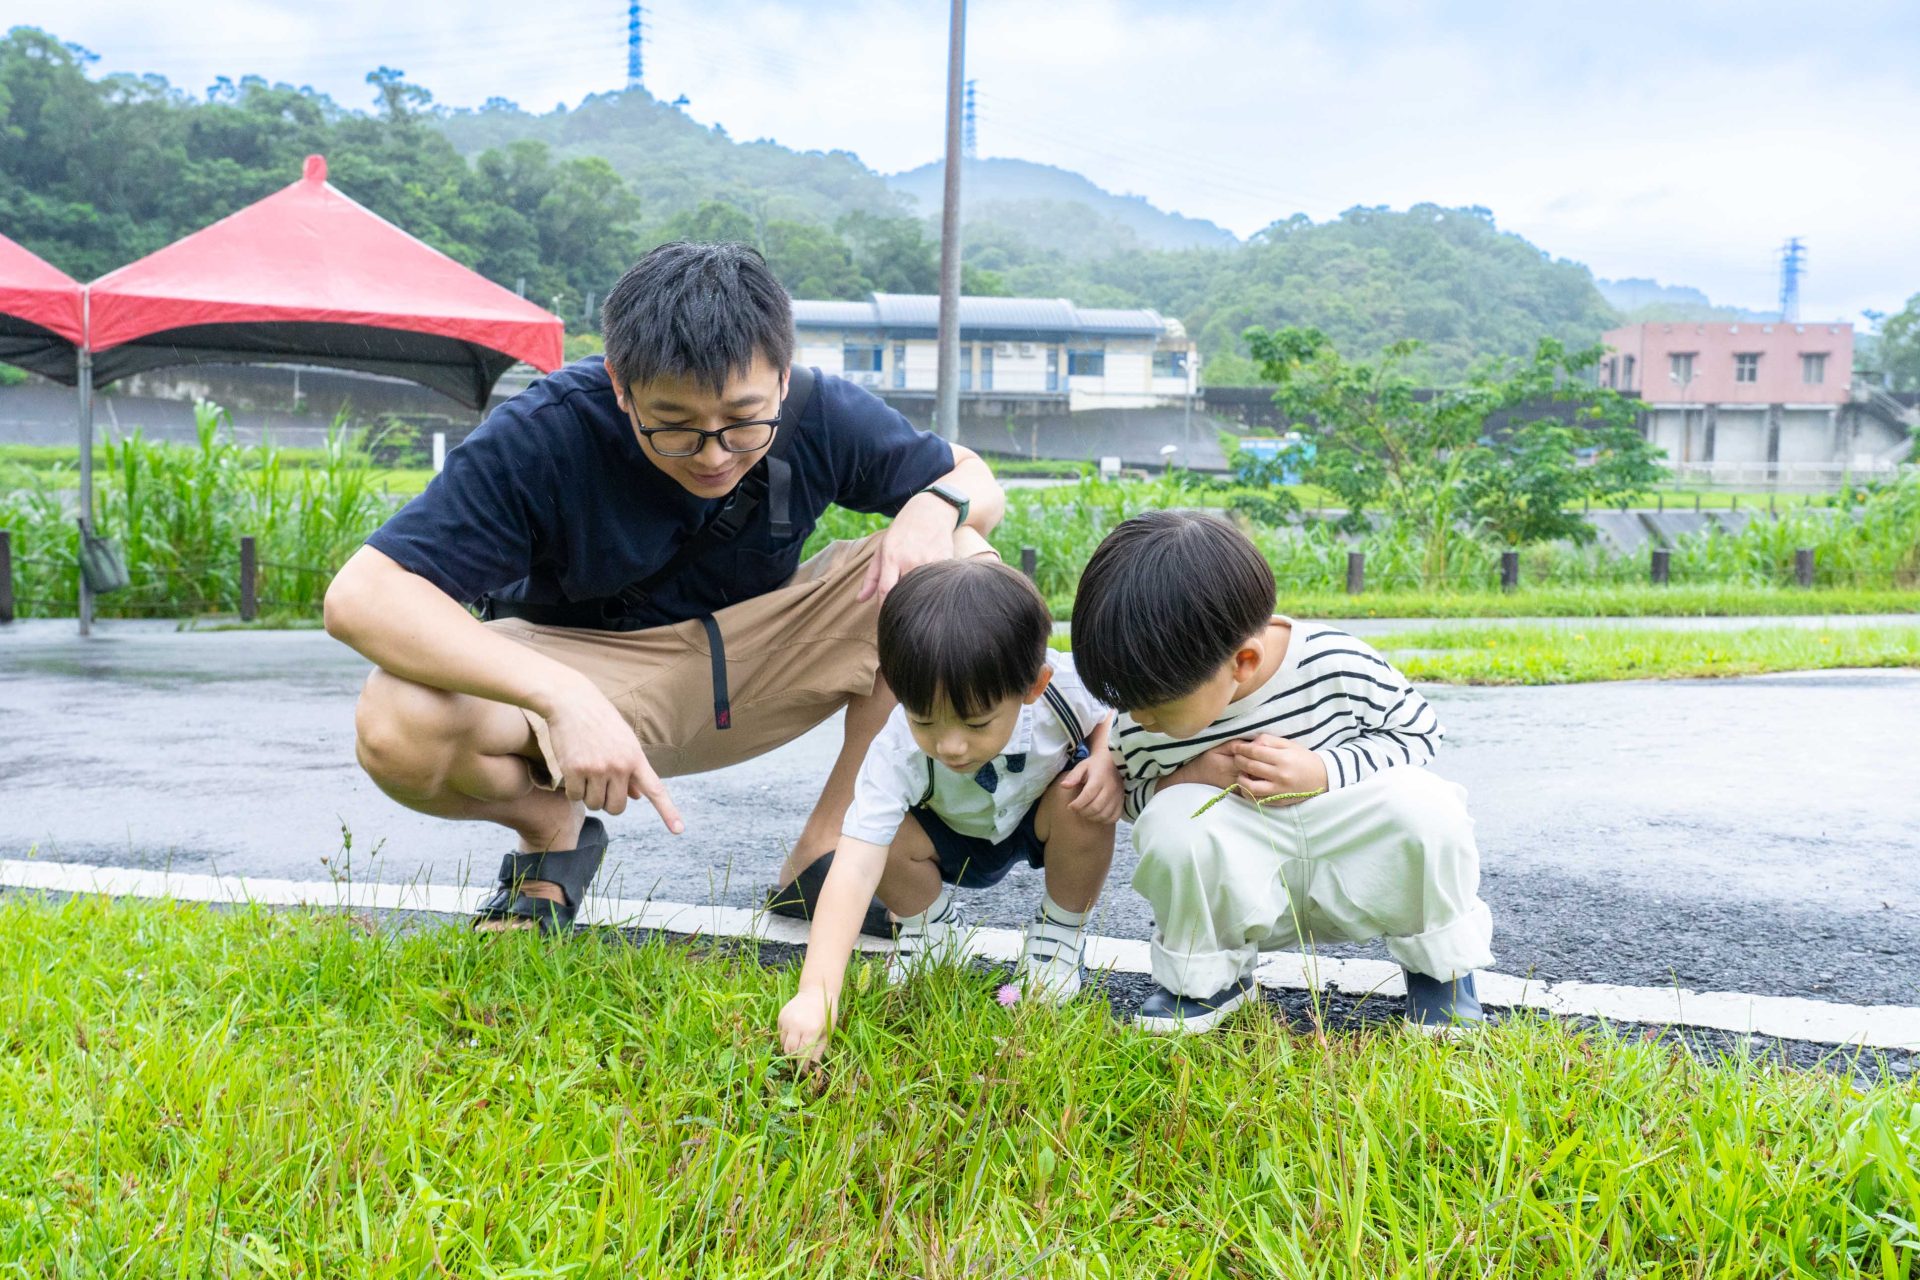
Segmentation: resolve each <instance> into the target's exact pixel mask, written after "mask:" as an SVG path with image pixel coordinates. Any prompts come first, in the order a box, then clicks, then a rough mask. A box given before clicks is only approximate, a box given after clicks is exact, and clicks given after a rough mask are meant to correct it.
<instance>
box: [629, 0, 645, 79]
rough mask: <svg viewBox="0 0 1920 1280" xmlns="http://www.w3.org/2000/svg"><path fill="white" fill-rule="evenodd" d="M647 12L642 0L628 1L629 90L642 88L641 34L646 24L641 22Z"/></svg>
mask: <svg viewBox="0 0 1920 1280" xmlns="http://www.w3.org/2000/svg"><path fill="white" fill-rule="evenodd" d="M645 12H646V10H645V9H644V8H642V7H641V4H640V0H627V88H628V89H638V88H639V87H640V79H641V77H640V70H641V67H640V40H641V34H640V33H641V31H642V29H643V28H644V26H645V24H644V23H643V22H642V21H641V20H640V15H641V14H643V13H645Z"/></svg>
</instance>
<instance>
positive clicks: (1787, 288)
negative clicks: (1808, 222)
mask: <svg viewBox="0 0 1920 1280" xmlns="http://www.w3.org/2000/svg"><path fill="white" fill-rule="evenodd" d="M1806 256H1807V248H1806V246H1805V245H1803V244H1801V243H1800V237H1799V236H1792V237H1789V238H1788V240H1787V242H1786V244H1784V245H1782V246H1781V247H1780V318H1781V319H1782V320H1788V321H1792V320H1798V319H1799V318H1800V277H1801V276H1802V275H1803V274H1805V272H1806Z"/></svg>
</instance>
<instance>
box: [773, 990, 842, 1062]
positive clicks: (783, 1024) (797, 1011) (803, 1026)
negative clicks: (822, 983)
mask: <svg viewBox="0 0 1920 1280" xmlns="http://www.w3.org/2000/svg"><path fill="white" fill-rule="evenodd" d="M832 1030H833V1011H832V1010H831V1009H830V1008H828V1007H827V993H826V992H824V991H822V990H820V989H819V988H817V987H801V988H800V994H798V995H796V996H795V997H794V998H793V999H791V1000H789V1001H787V1006H786V1008H784V1009H782V1010H780V1051H781V1052H782V1053H786V1054H789V1055H791V1056H792V1057H795V1058H798V1059H799V1060H800V1065H801V1066H811V1065H813V1064H814V1063H816V1062H818V1061H819V1060H820V1054H821V1053H822V1051H824V1050H825V1049H826V1047H827V1036H828V1034H829V1033H830V1032H831V1031H832Z"/></svg>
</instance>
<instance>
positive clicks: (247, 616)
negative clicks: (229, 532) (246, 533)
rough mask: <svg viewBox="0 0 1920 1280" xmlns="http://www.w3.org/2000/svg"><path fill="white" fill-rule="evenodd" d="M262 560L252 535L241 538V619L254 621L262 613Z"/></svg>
mask: <svg viewBox="0 0 1920 1280" xmlns="http://www.w3.org/2000/svg"><path fill="white" fill-rule="evenodd" d="M259 576H260V562H259V559H258V557H257V554H256V551H255V548H254V542H253V539H252V538H251V537H246V538H242V539H240V621H242V622H252V621H253V620H254V619H255V618H256V617H258V616H259V614H260V590H259V581H258V579H259Z"/></svg>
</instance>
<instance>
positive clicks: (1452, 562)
mask: <svg viewBox="0 0 1920 1280" xmlns="http://www.w3.org/2000/svg"><path fill="white" fill-rule="evenodd" d="M196 432H197V438H196V440H195V442H194V443H193V444H191V445H172V444H163V443H157V442H154V441H149V440H146V439H144V438H143V437H141V436H140V435H139V434H137V433H136V434H135V435H133V436H131V437H129V438H127V439H126V440H124V441H122V442H119V443H115V444H111V445H108V446H107V447H106V448H105V449H104V451H103V452H102V454H101V455H100V457H101V461H100V465H99V466H98V467H97V468H96V474H95V480H94V483H95V503H94V506H95V512H96V518H95V524H96V527H97V528H98V529H99V531H100V532H101V533H104V534H106V535H107V536H109V537H111V538H114V539H115V540H117V541H118V542H119V543H120V544H121V545H122V547H123V548H124V549H125V551H126V555H127V561H128V566H129V569H130V571H131V573H132V576H133V579H134V585H133V587H132V588H131V589H129V590H128V591H126V592H122V593H118V594H115V595H111V596H107V597H104V598H102V599H101V600H100V601H99V611H100V613H101V614H102V615H103V616H109V617H112V616H143V615H152V614H164V615H170V616H179V615H193V614H201V613H209V612H213V613H225V612H232V611H234V610H235V609H236V608H237V602H238V599H239V589H240V584H239V572H240V554H239V545H240V539H241V538H242V537H243V536H247V535H251V536H252V537H254V538H255V539H257V542H258V551H259V556H260V560H261V564H262V569H261V582H260V596H261V601H262V606H263V611H264V612H266V613H267V614H268V615H269V616H274V615H278V616H311V615H313V614H314V613H316V612H317V611H318V609H319V604H320V600H321V597H322V595H323V594H324V592H325V589H326V583H327V580H328V579H329V578H330V577H331V575H332V573H333V572H334V571H335V570H336V569H337V568H338V567H339V566H340V565H341V564H342V563H344V562H345V560H346V558H347V557H348V556H350V555H351V554H352V553H353V551H354V550H355V549H356V548H357V547H358V546H359V545H360V543H361V542H362V541H363V540H364V539H365V538H366V536H367V535H368V534H369V533H371V532H372V531H373V530H374V529H375V528H377V527H378V526H379V524H380V523H381V522H382V521H383V520H385V519H386V518H387V516H388V515H389V514H390V513H391V512H392V511H393V510H394V509H395V508H397V507H398V506H399V504H400V502H401V501H402V500H403V497H402V495H399V494H396V493H394V492H392V491H391V490H390V489H389V488H388V487H387V483H386V481H385V480H384V479H383V478H382V476H383V473H382V472H381V471H380V470H379V469H378V468H377V467H376V466H375V464H374V462H373V460H372V458H371V457H370V455H369V454H368V453H367V451H366V450H365V449H364V448H363V447H362V446H361V442H359V441H357V440H356V438H355V437H354V436H353V435H352V433H350V432H349V431H348V430H347V429H346V427H345V426H344V424H336V427H335V430H334V431H333V432H332V433H330V435H329V437H328V441H327V445H326V447H325V448H324V449H321V450H317V451H315V450H301V451H299V453H298V454H297V455H296V454H292V453H289V452H285V451H281V450H277V449H274V448H272V447H251V446H242V445H238V444H235V443H233V441H232V431H231V427H230V423H229V421H228V419H227V416H226V414H225V413H224V412H223V411H222V410H220V409H218V408H216V407H214V406H212V405H206V404H203V405H201V406H199V408H198V410H197V411H196ZM26 475H27V478H26V479H25V480H24V481H19V482H15V483H14V487H13V488H12V490H11V491H10V492H9V491H4V490H0V528H6V529H8V530H9V531H11V532H12V534H13V540H14V559H15V567H14V573H15V592H16V595H17V597H18V598H19V601H20V605H19V608H20V612H21V614H22V615H23V616H36V615H37V616H52V615H61V614H70V613H72V612H73V610H74V608H75V582H74V569H73V564H74V558H75V554H76V551H77V545H76V544H77V535H76V532H75V529H74V525H73V515H74V512H75V510H76V509H77V506H78V500H77V495H78V484H79V482H78V478H77V475H76V473H75V470H74V468H73V467H72V466H70V465H60V464H56V465H54V466H52V467H50V468H35V469H33V470H32V471H30V472H28V473H26ZM1273 492H1274V491H1271V490H1258V489H1245V488H1239V487H1234V486H1227V485H1223V484H1220V483H1218V482H1216V481H1211V480H1207V479H1204V478H1201V477H1197V476H1192V475H1189V474H1184V473H1179V472H1174V473H1170V474H1167V475H1162V476H1159V477H1156V478H1154V479H1150V480H1145V481H1137V480H1135V481H1129V480H1103V479H1100V478H1097V477H1093V476H1087V477H1083V478H1082V479H1081V480H1080V481H1079V482H1078V483H1076V484H1068V485H1061V486H1058V487H1055V488H1048V489H1015V490H1012V491H1010V492H1009V493H1008V495H1007V511H1006V516H1005V518H1004V519H1003V520H1002V521H1001V523H1000V526H999V528H998V529H996V530H995V531H994V535H993V542H994V545H995V546H996V547H997V548H998V549H999V551H1000V553H1001V555H1002V556H1003V557H1005V558H1006V560H1007V561H1008V562H1009V563H1018V560H1019V556H1020V551H1021V549H1022V548H1023V547H1034V548H1036V549H1037V550H1038V552H1039V561H1038V580H1039V586H1040V589H1041V591H1042V593H1043V594H1045V595H1046V596H1047V598H1048V599H1049V600H1051V601H1053V602H1054V603H1055V604H1056V606H1064V605H1065V604H1066V603H1067V602H1069V601H1071V599H1072V597H1073V592H1074V588H1075V587H1076V585H1077V584H1078V582H1079V578H1080V571H1081V569H1082V568H1083V567H1084V566H1085V564H1086V562H1087V559H1088V557H1090V556H1091V555H1092V554H1093V550H1094V548H1095V547H1097V546H1098V545H1099V544H1100V541H1101V539H1103V538H1104V537H1106V535H1107V534H1108V533H1109V532H1111V531H1112V529H1113V528H1114V526H1116V525H1118V524H1119V523H1120V522H1121V521H1122V520H1125V519H1127V518H1128V517H1129V516H1132V515H1136V514H1138V513H1140V512H1142V511H1147V510H1152V509H1161V508H1175V509H1212V510H1224V511H1227V512H1228V513H1229V514H1230V515H1231V517H1232V518H1233V519H1234V520H1236V521H1237V522H1238V523H1239V524H1240V525H1241V527H1242V528H1244V529H1245V530H1246V531H1247V533H1248V535H1249V536H1250V537H1251V538H1252V539H1253V541H1254V543H1255V545H1256V546H1258V547H1259V548H1260V550H1261V553H1262V554H1263V555H1265V556H1266V558H1267V560H1268V562H1269V563H1270V564H1271V565H1272V566H1273V571H1274V575H1275V577H1276V578H1277V579H1278V580H1279V582H1280V584H1281V587H1282V590H1283V593H1294V594H1298V593H1302V592H1305V593H1312V592H1316V591H1326V590H1337V589H1339V588H1340V587H1341V586H1342V585H1343V584H1344V583H1345V581H1346V566H1347V554H1348V552H1350V551H1360V552H1363V553H1364V554H1365V556H1366V585H1367V590H1368V591H1369V593H1375V594H1378V593H1396V592H1397V593H1407V592H1414V591H1419V592H1425V593H1432V592H1440V593H1443V594H1444V593H1448V592H1460V591H1482V590H1487V589H1490V588H1492V587H1494V586H1495V585H1496V584H1497V583H1498V581H1499V560H1500V552H1501V550H1502V548H1501V547H1500V546H1499V545H1498V544H1497V543H1495V542H1493V541H1492V540H1490V539H1489V538H1487V537H1485V536H1482V535H1479V534H1477V533H1475V532H1473V531H1471V530H1460V531H1457V533H1456V535H1455V536H1454V537H1453V538H1451V539H1450V546H1449V549H1448V553H1447V563H1448V576H1447V578H1446V580H1444V581H1437V582H1436V581H1433V580H1432V579H1431V577H1430V575H1429V572H1428V566H1429V564H1430V563H1431V562H1432V557H1431V556H1429V555H1428V550H1429V549H1428V548H1427V546H1426V545H1425V541H1424V539H1423V537H1422V536H1421V534H1420V532H1419V531H1418V530H1416V529H1413V528H1411V527H1410V526H1406V525H1393V524H1386V525H1380V526H1376V527H1374V528H1372V529H1370V530H1369V531H1367V532H1366V533H1364V534H1362V535H1360V536H1359V537H1348V536H1346V535H1343V534H1340V533H1337V532H1335V531H1334V529H1333V528H1332V526H1331V525H1330V524H1328V523H1325V522H1322V521H1320V520H1316V519H1313V518H1311V516H1310V515H1309V516H1306V517H1303V518H1299V519H1288V518H1285V517H1284V516H1283V515H1282V514H1281V511H1280V508H1281V506H1282V503H1281V502H1279V501H1277V500H1276V499H1275V498H1274V497H1273V496H1272V495H1273ZM885 523H886V521H885V520H884V519H883V518H881V517H878V516H869V515H861V514H857V513H854V512H850V511H845V510H841V509H839V508H833V509H830V510H829V511H828V512H827V513H826V514H825V516H824V517H823V518H822V519H821V521H820V523H819V526H818V528H817V529H816V530H815V532H814V535H813V538H812V539H811V540H810V543H809V548H808V549H809V551H812V550H815V549H818V547H820V546H822V545H824V544H825V543H826V542H827V541H829V540H830V539H833V538H851V537H859V536H862V535H864V534H866V533H870V532H872V531H874V530H877V529H880V528H882V527H884V526H885ZM1800 548H1812V549H1813V551H1814V554H1815V566H1816V583H1817V585H1819V586H1823V587H1846V588H1856V589H1878V590H1890V589H1912V588H1915V587H1920V474H1915V475H1909V476H1907V477H1906V478H1905V479H1903V480H1901V481H1900V482H1898V483H1895V484H1890V485H1886V486H1882V487H1879V488H1875V489H1871V490H1861V491H1850V492H1849V493H1847V494H1845V495H1843V496H1842V497H1841V498H1839V499H1836V500H1834V501H1833V502H1832V503H1831V504H1830V505H1827V506H1820V507H1797V506H1796V507H1793V508H1791V509H1787V510H1784V511H1782V513H1781V514H1780V515H1779V516H1778V517H1777V518H1771V517H1767V516H1763V515H1760V514H1758V513H1756V514H1755V515H1753V516H1752V517H1751V518H1750V519H1749V520H1748V522H1747V523H1746V524H1745V525H1744V527H1742V528H1739V529H1735V530H1731V531H1729V530H1722V529H1714V530H1711V531H1708V532H1703V533H1698V534H1691V535H1686V536H1683V537H1681V538H1679V539H1678V540H1676V541H1675V543H1674V544H1673V546H1672V548H1671V551H1672V561H1671V573H1672V580H1673V582H1674V583H1675V584H1680V585H1686V586H1693V587H1705V586H1710V585H1721V586H1728V587H1746V588H1764V587H1784V586H1789V585H1791V584H1792V583H1793V581H1794V553H1795V551H1796V550H1798V549H1800ZM1521 578H1522V581H1523V582H1524V583H1525V584H1527V585H1529V586H1537V587H1550V588H1567V587H1594V588H1607V587H1618V588H1630V587H1633V586H1635V585H1637V584H1644V583H1646V581H1647V556H1646V553H1645V552H1644V551H1642V552H1640V553H1639V554H1636V555H1627V556H1623V555H1619V554H1616V553H1614V552H1613V551H1611V550H1610V549H1608V548H1607V547H1605V546H1602V545H1599V544H1597V543H1596V544H1589V545H1587V546H1583V547H1577V546H1570V545H1564V544H1553V545H1547V546H1536V547H1531V548H1528V549H1527V550H1526V551H1525V552H1524V554H1523V556H1522V569H1521Z"/></svg>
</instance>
